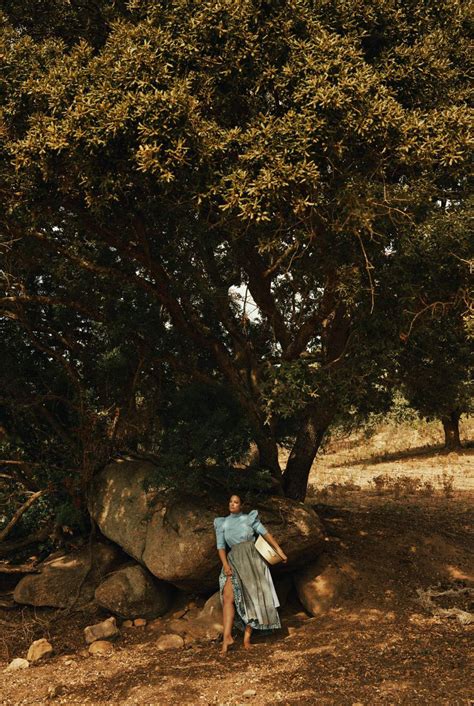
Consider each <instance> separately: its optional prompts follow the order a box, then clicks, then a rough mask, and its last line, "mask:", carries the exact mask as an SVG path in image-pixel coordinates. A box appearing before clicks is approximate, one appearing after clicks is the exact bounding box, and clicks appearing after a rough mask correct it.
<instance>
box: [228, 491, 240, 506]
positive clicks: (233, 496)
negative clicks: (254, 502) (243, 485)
mask: <svg viewBox="0 0 474 706" xmlns="http://www.w3.org/2000/svg"><path fill="white" fill-rule="evenodd" d="M231 498H239V500H240V504H241V505H243V501H242V498H241V496H240V495H239V494H238V493H231V494H230V495H229V500H230V499H231Z"/></svg>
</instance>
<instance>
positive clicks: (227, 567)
mask: <svg viewBox="0 0 474 706" xmlns="http://www.w3.org/2000/svg"><path fill="white" fill-rule="evenodd" d="M217 553H218V554H219V557H220V560H221V561H222V566H223V567H224V573H225V575H226V576H232V567H231V565H230V564H229V562H228V561H227V553H226V550H225V549H218V550H217Z"/></svg>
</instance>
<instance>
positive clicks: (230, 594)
mask: <svg viewBox="0 0 474 706" xmlns="http://www.w3.org/2000/svg"><path fill="white" fill-rule="evenodd" d="M222 603H223V606H222V608H223V614H224V620H223V622H224V635H223V639H222V653H223V654H226V653H227V650H228V649H229V646H230V645H232V643H233V642H234V639H233V637H232V626H233V624H234V615H235V607H234V590H233V588H232V581H231V579H230V578H228V579H227V581H226V582H225V586H224V591H223V593H222Z"/></svg>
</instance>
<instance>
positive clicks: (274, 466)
mask: <svg viewBox="0 0 474 706" xmlns="http://www.w3.org/2000/svg"><path fill="white" fill-rule="evenodd" d="M255 443H256V444H257V449H258V456H259V461H258V465H259V466H260V468H265V469H267V470H269V471H270V473H271V474H272V478H273V480H274V482H275V489H276V491H277V492H278V494H281V495H283V489H282V485H281V483H282V476H281V468H280V463H279V461H278V445H277V443H276V441H275V439H274V438H272V437H265V436H263V435H262V436H259V437H258V438H256V439H255Z"/></svg>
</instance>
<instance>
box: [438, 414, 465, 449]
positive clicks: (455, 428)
mask: <svg viewBox="0 0 474 706" xmlns="http://www.w3.org/2000/svg"><path fill="white" fill-rule="evenodd" d="M460 416H461V415H460V414H458V413H457V412H451V414H450V415H448V416H446V417H441V422H442V424H443V429H444V447H445V448H446V449H460V448H461V439H460V437H459V418H460Z"/></svg>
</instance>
